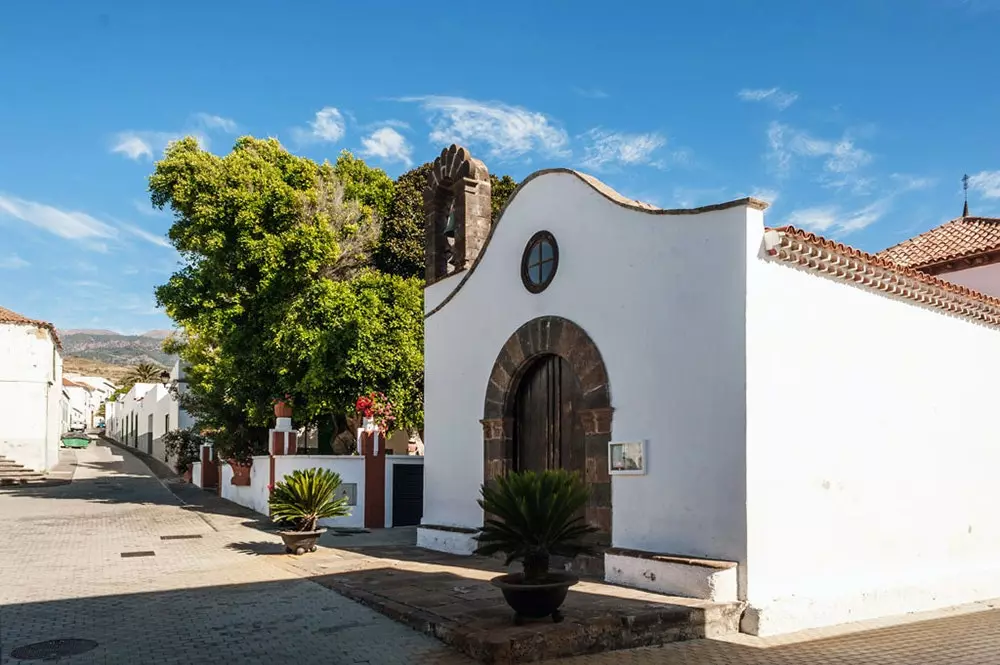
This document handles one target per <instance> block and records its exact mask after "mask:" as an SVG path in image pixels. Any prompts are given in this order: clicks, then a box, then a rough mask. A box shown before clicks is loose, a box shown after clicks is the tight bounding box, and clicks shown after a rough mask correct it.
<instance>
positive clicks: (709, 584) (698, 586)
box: [604, 550, 739, 603]
mask: <svg viewBox="0 0 1000 665" xmlns="http://www.w3.org/2000/svg"><path fill="white" fill-rule="evenodd" d="M736 573H737V564H736V563H734V562H731V561H707V560H699V559H690V558H685V557H672V556H657V555H652V554H651V553H640V552H634V553H633V552H628V551H616V550H610V551H608V552H606V553H605V554H604V579H605V580H606V581H608V582H610V583H612V584H619V585H621V586H629V587H635V588H637V589H645V590H647V591H653V592H655V593H662V594H665V595H668V596H683V597H687V598H700V599H702V600H711V601H714V602H722V603H734V602H736V601H737V600H739V597H738V592H737V580H736Z"/></svg>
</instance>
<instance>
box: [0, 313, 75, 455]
mask: <svg viewBox="0 0 1000 665" xmlns="http://www.w3.org/2000/svg"><path fill="white" fill-rule="evenodd" d="M61 351H62V347H61V345H60V342H59V336H58V335H57V334H56V329H55V327H54V326H53V325H52V324H51V323H46V322H45V321H35V320H33V319H29V318H27V317H25V316H22V315H20V314H17V313H16V312H12V311H10V310H9V309H5V308H3V307H0V456H2V457H5V458H7V459H8V460H12V461H14V462H17V463H18V464H21V465H23V466H24V467H26V468H28V469H31V470H34V471H43V472H44V471H48V470H49V469H51V468H52V467H53V466H55V464H56V463H57V462H58V460H59V445H60V439H61V436H62V405H61V401H62V396H63V395H62V353H61Z"/></svg>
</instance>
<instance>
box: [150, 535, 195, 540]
mask: <svg viewBox="0 0 1000 665" xmlns="http://www.w3.org/2000/svg"><path fill="white" fill-rule="evenodd" d="M194 538H201V535H198V534H195V535H186V536H160V540H191V539H194Z"/></svg>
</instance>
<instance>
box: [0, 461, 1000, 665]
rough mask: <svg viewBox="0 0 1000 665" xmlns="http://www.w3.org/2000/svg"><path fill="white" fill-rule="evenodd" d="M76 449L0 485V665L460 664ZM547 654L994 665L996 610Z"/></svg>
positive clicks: (201, 509)
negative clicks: (63, 465)
mask: <svg viewBox="0 0 1000 665" xmlns="http://www.w3.org/2000/svg"><path fill="white" fill-rule="evenodd" d="M77 454H78V465H77V469H76V474H75V477H74V481H73V482H72V483H70V484H63V485H57V486H44V487H27V488H23V487H18V488H0V663H2V665H7V664H8V663H10V664H11V665H13V664H15V663H21V662H42V661H41V660H22V659H19V658H15V657H13V656H12V652H14V654H15V655H21V656H25V655H27V656H34V657H35V658H39V657H40V656H42V655H44V654H42V653H41V652H36V653H34V654H31V653H28V654H25V653H24V651H21V650H19V648H23V647H25V646H27V645H31V644H34V643H39V642H43V641H49V640H60V639H61V640H66V641H65V642H62V643H60V644H57V645H55V646H56V648H58V649H61V650H62V651H63V652H65V653H69V652H71V651H73V650H76V651H77V655H68V656H65V657H63V658H60V659H59V660H58V661H55V662H59V663H69V664H77V663H79V664H83V663H88V664H90V663H93V664H101V665H114V664H119V663H121V664H126V663H128V664H141V663H151V664H152V663H164V664H177V665H180V664H188V663H219V662H232V663H248V664H256V663H261V664H263V663H267V664H269V665H273V664H275V663H297V664H307V663H334V664H337V663H373V664H378V663H385V664H386V665H392V664H393V663H429V664H433V663H448V664H450V663H456V664H457V663H470V662H471V661H469V660H468V659H466V658H464V657H463V656H460V655H459V654H457V653H455V652H453V651H451V650H450V649H449V648H448V647H446V646H444V645H443V644H442V643H440V642H438V641H437V640H435V639H434V638H432V637H428V636H426V635H423V634H421V633H418V632H416V631H414V630H411V629H410V628H407V627H405V626H403V625H401V624H398V623H395V622H394V621H392V620H390V619H388V618H387V617H384V616H382V615H381V614H378V613H376V612H374V611H373V610H370V609H368V608H367V607H364V606H363V605H360V604H358V603H355V602H353V601H351V600H348V599H347V598H344V597H342V596H341V595H339V594H338V593H336V592H335V591H334V590H331V589H329V588H326V587H324V586H323V585H321V584H318V583H315V582H313V581H310V580H309V579H308V578H309V577H310V576H312V575H314V574H315V573H311V572H310V571H309V570H308V569H307V568H308V567H306V566H303V565H301V564H300V563H296V562H304V561H305V557H303V558H300V559H296V558H292V557H284V556H261V552H260V549H261V547H264V546H267V544H268V543H272V544H273V543H277V542H278V539H277V537H276V536H275V535H273V534H271V533H268V532H266V531H261V530H260V529H259V528H258V527H259V524H258V523H255V521H254V520H252V519H248V517H247V514H246V513H245V512H244V511H242V510H235V509H234V510H232V511H227V510H224V509H219V507H218V504H217V503H215V502H209V501H204V502H199V501H198V500H197V499H198V496H199V493H200V490H195V489H193V488H185V489H181V490H178V492H177V494H176V495H175V494H174V493H173V492H171V491H170V489H168V486H167V485H166V484H165V483H164V482H162V481H161V480H159V479H157V478H156V476H155V475H153V474H152V473H151V472H150V470H149V469H148V468H147V467H146V465H145V464H144V463H143V462H142V461H140V460H139V459H137V458H135V457H134V456H132V454H130V453H128V452H123V451H120V450H118V449H116V448H112V447H108V446H106V445H104V444H98V445H92V446H91V447H89V448H88V449H86V450H83V451H79V452H78V453H77ZM379 537H386V534H378V533H375V534H371V535H370V536H369V538H379ZM164 538H165V539H164ZM387 544H391V542H390V543H387ZM150 553H152V555H150ZM123 555H125V556H123ZM331 556H332V557H335V556H336V555H335V554H331V552H329V551H327V552H326V553H324V557H331ZM349 559H351V557H347V556H345V557H344V560H345V562H346V561H347V560H349ZM314 563H315V564H321V562H320V560H319V558H317V559H316V560H315V562H314ZM331 565H332V564H331ZM371 565H372V564H371V562H370V561H369V562H365V561H363V560H358V561H357V566H358V567H359V568H367V567H370V566H371ZM382 565H387V566H391V565H393V562H392V561H384V562H382ZM72 640H78V641H77V642H73V641H72ZM47 662H53V661H47ZM560 662H561V663H566V664H569V663H571V664H573V665H597V664H603V663H608V664H610V663H616V664H618V663H622V664H627V663H643V664H645V663H649V664H653V663H663V664H667V663H670V664H674V663H676V664H688V665H709V664H712V665H724V664H725V665H738V664H743V663H746V664H750V663H753V664H775V665H819V664H821V663H823V664H831V665H832V664H838V665H840V664H843V665H868V664H871V665H904V664H905V665H945V664H947V665H973V664H976V665H997V664H998V663H1000V610H995V609H992V607H991V606H990V604H982V605H979V606H970V607H965V608H960V609H953V610H948V611H943V612H937V613H934V614H925V615H913V616H910V617H907V618H905V619H902V620H901V619H895V620H892V621H879V622H868V623H866V624H858V625H854V626H849V627H841V628H837V629H825V630H820V631H810V632H807V633H802V634H798V635H792V636H784V637H782V638H772V639H766V640H765V639H758V638H752V637H748V636H743V635H733V636H729V637H726V638H723V639H712V640H697V641H693V642H683V643H676V644H671V645H667V646H664V647H660V648H648V649H635V650H631V651H617V652H611V653H605V654H597V655H593V656H584V657H579V658H575V659H567V660H563V661H560Z"/></svg>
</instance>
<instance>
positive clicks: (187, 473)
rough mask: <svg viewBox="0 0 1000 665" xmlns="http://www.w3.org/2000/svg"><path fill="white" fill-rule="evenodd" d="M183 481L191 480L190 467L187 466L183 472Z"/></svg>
mask: <svg viewBox="0 0 1000 665" xmlns="http://www.w3.org/2000/svg"><path fill="white" fill-rule="evenodd" d="M184 482H186V483H189V482H191V467H188V470H187V471H185V472H184Z"/></svg>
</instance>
